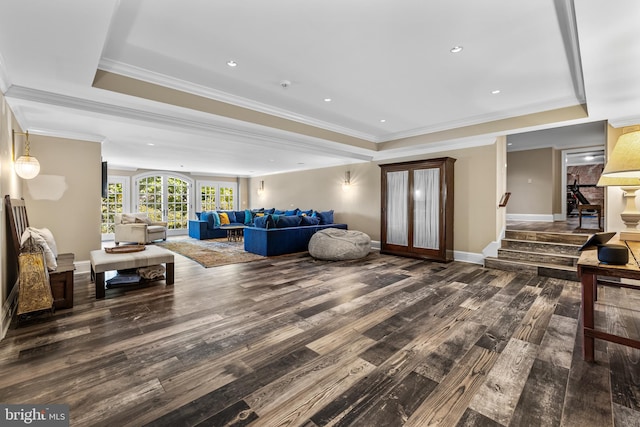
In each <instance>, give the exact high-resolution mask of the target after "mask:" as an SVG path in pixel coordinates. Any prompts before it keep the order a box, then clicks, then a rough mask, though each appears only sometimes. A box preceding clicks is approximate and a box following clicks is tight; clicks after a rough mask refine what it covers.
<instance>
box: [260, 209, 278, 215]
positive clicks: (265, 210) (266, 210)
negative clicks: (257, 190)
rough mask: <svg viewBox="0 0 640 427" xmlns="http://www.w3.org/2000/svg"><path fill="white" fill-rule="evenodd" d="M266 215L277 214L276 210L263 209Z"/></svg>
mask: <svg viewBox="0 0 640 427" xmlns="http://www.w3.org/2000/svg"><path fill="white" fill-rule="evenodd" d="M263 212H264V214H265V215H266V214H272V213H276V208H271V209H263Z"/></svg>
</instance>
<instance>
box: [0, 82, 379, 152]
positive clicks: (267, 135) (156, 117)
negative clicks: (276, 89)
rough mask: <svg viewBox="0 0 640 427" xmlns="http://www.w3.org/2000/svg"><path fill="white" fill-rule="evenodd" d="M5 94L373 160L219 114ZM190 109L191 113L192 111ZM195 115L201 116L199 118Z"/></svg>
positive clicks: (22, 91)
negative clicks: (205, 114)
mask: <svg viewBox="0 0 640 427" xmlns="http://www.w3.org/2000/svg"><path fill="white" fill-rule="evenodd" d="M5 97H6V98H7V99H9V100H11V99H15V100H22V101H29V102H36V103H41V104H48V105H54V106H58V107H62V108H68V109H73V110H79V111H82V112H83V113H84V114H86V113H94V114H100V115H107V116H111V117H119V118H122V119H126V120H133V121H139V122H144V123H145V124H151V125H153V126H156V127H166V126H170V127H173V128H175V129H177V130H179V131H180V132H194V131H196V132H200V133H203V134H204V135H206V136H211V134H212V133H214V134H216V136H218V137H221V136H223V137H225V138H227V139H229V138H236V139H241V142H242V143H245V144H249V145H253V146H256V147H262V148H264V142H267V143H271V144H276V145H279V146H284V147H287V148H291V149H295V150H301V149H302V150H306V151H308V152H313V153H323V154H325V155H331V156H335V157H347V158H351V159H355V160H364V161H370V160H371V159H372V155H371V154H368V153H367V150H364V149H357V150H356V149H355V148H354V150H345V149H344V147H345V145H344V144H340V143H337V142H334V141H328V140H323V139H320V138H314V137H310V136H306V135H301V134H294V133H292V132H286V131H281V130H277V129H273V128H268V127H265V126H260V125H256V124H251V123H246V122H239V121H237V120H233V119H228V118H223V117H219V116H212V115H207V120H205V119H204V118H202V116H201V115H198V114H192V115H191V117H184V116H179V115H178V114H171V113H170V112H168V111H167V112H166V113H159V112H152V111H147V110H141V109H137V108H132V107H124V106H118V105H113V104H108V103H104V102H99V101H93V100H87V99H82V98H77V97H72V96H68V95H61V94H57V93H52V92H46V91H41V90H37V89H31V88H26V87H21V86H12V87H10V88H9V90H8V91H7V93H6V94H5ZM15 110H20V108H19V107H18V108H16V109H15ZM189 112H191V110H189ZM195 116H200V117H198V118H196V117H195ZM213 117H215V118H216V120H217V122H216V123H214V122H213V121H212V118H213ZM223 122H226V123H223ZM19 123H20V124H21V125H22V124H25V125H28V121H27V120H26V118H25V117H24V115H23V114H21V120H19ZM241 127H242V128H241ZM54 134H55V135H54ZM50 136H59V134H57V133H56V132H55V131H51V134H50ZM96 138H97V139H99V140H100V138H101V137H99V136H98V137H96ZM100 142H104V138H102V139H101V140H100Z"/></svg>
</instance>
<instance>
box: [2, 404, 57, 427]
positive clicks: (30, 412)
mask: <svg viewBox="0 0 640 427" xmlns="http://www.w3.org/2000/svg"><path fill="white" fill-rule="evenodd" d="M0 426H3V427H4V426H7V427H9V426H41V427H69V405H53V404H52V405H7V404H4V403H0Z"/></svg>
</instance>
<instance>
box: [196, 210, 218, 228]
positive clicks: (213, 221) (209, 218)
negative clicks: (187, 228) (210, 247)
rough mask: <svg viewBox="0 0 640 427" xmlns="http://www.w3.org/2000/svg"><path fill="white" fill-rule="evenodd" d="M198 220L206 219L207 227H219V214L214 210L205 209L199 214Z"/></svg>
mask: <svg viewBox="0 0 640 427" xmlns="http://www.w3.org/2000/svg"><path fill="white" fill-rule="evenodd" d="M200 220H202V221H206V222H207V224H208V227H209V228H216V227H220V215H218V212H216V211H205V212H202V213H201V214H200Z"/></svg>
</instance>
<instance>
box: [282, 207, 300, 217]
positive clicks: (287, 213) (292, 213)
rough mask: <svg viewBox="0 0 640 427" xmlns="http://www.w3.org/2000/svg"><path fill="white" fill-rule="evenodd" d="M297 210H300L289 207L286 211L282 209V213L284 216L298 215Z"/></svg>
mask: <svg viewBox="0 0 640 427" xmlns="http://www.w3.org/2000/svg"><path fill="white" fill-rule="evenodd" d="M299 211H300V209H298V208H295V209H291V210H288V211H284V214H285V215H286V216H292V215H298V212H299Z"/></svg>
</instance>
